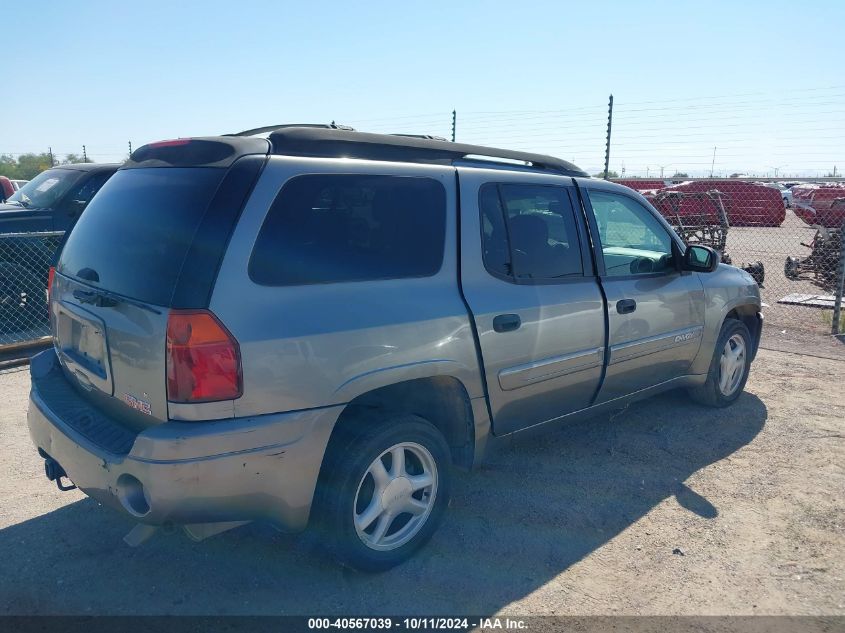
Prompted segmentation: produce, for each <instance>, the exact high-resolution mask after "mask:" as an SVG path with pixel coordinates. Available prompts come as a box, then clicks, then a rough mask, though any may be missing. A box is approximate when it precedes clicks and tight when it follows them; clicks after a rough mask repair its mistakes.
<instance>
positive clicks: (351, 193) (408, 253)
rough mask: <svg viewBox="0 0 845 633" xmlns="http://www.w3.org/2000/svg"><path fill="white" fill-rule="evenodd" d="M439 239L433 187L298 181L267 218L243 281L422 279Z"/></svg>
mask: <svg viewBox="0 0 845 633" xmlns="http://www.w3.org/2000/svg"><path fill="white" fill-rule="evenodd" d="M445 232H446V192H445V190H444V189H443V186H442V185H441V184H440V183H439V182H437V181H436V180H432V179H430V178H406V177H397V176H372V175H349V174H319V175H308V176H299V177H296V178H293V179H291V180H290V181H289V182H288V183H287V184H285V186H284V187H283V188H282V190H281V192H279V195H278V196H277V197H276V200H275V201H274V202H273V206H272V207H271V208H270V211H269V212H268V213H267V217H266V219H265V220H264V224H263V226H262V227H261V231H260V232H259V234H258V239H257V240H256V243H255V248H254V250H253V252H252V257H251V258H250V262H249V275H250V277H251V278H252V280H253V281H255V282H256V283H258V284H262V285H268V286H296V285H303V284H323V283H333V282H348V281H364V280H372V279H397V278H407V277H428V276H431V275H434V274H436V273H437V271H438V270H440V265H441V262H442V260H443V249H444V242H445Z"/></svg>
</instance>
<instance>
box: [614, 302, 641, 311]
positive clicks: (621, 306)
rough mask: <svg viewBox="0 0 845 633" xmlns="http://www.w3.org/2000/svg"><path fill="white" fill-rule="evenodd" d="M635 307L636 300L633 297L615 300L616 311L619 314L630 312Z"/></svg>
mask: <svg viewBox="0 0 845 633" xmlns="http://www.w3.org/2000/svg"><path fill="white" fill-rule="evenodd" d="M636 309H637V302H636V301H634V300H633V299H620V300H619V301H617V302H616V311H617V312H618V313H619V314H631V312H633V311H634V310H636Z"/></svg>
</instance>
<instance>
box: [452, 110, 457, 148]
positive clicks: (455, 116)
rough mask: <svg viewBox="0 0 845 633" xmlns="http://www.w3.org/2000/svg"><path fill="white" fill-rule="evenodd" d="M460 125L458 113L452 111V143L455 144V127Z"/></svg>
mask: <svg viewBox="0 0 845 633" xmlns="http://www.w3.org/2000/svg"><path fill="white" fill-rule="evenodd" d="M457 123H458V113H457V111H456V110H452V142H453V143H454V142H455V127H456V125H457Z"/></svg>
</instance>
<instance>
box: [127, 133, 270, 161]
mask: <svg viewBox="0 0 845 633" xmlns="http://www.w3.org/2000/svg"><path fill="white" fill-rule="evenodd" d="M269 153H270V142H269V141H267V140H266V139H263V138H239V137H234V136H209V137H199V138H180V139H173V140H170V141H158V142H156V143H149V144H147V145H143V146H142V147H139V148H138V149H136V150H135V151H134V152H132V155H131V156H130V157H129V160H128V161H126V163H124V165H123V167H122V169H133V168H138V167H229V166H231V165H232V163H234V162H235V161H236V160H238V159H239V158H241V157H242V156H247V155H251V154H263V155H267V154H269Z"/></svg>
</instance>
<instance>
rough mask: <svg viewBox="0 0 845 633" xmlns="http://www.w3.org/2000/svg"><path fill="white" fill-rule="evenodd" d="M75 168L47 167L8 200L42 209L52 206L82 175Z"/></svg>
mask: <svg viewBox="0 0 845 633" xmlns="http://www.w3.org/2000/svg"><path fill="white" fill-rule="evenodd" d="M82 174H83V172H81V171H77V170H75V169H48V170H47V171H42V172H41V173H40V174H38V175H37V176H36V177H35V178H33V179H32V180H30V181H29V182H28V183H26V184H25V185H24V186H23V187H21V188H20V189H18V190H17V191H16V192H15V193H14V194H12V195H11V196H9V202H17V203H19V204H21V205H23V206H25V207H35V208H39V209H44V208H47V207H50V206H52V205H53V204H55V203H56V201H57V200H58V199H59V198H61V197H62V196H63V195H64V193H65V192H66V191H67V190H68V189H70V188H71V186H72V185H73V183H75V182H76V181H77V180H79V178H80V177H81V176H82Z"/></svg>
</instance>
